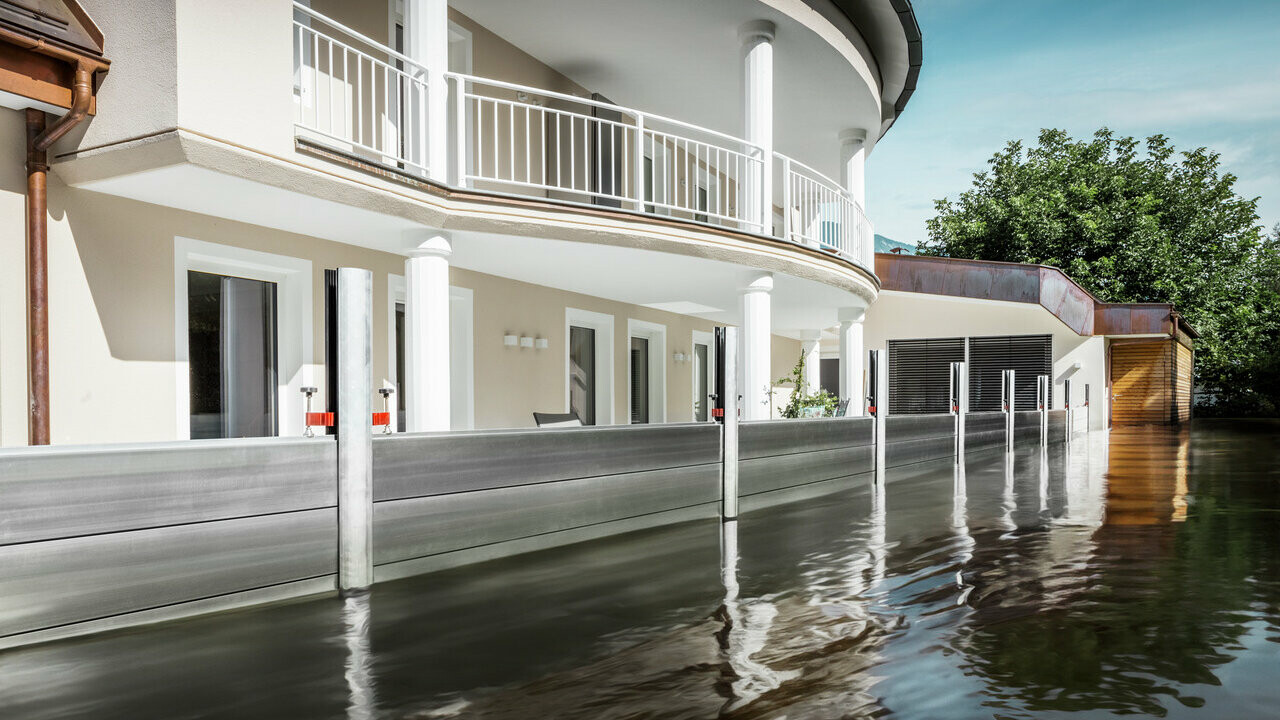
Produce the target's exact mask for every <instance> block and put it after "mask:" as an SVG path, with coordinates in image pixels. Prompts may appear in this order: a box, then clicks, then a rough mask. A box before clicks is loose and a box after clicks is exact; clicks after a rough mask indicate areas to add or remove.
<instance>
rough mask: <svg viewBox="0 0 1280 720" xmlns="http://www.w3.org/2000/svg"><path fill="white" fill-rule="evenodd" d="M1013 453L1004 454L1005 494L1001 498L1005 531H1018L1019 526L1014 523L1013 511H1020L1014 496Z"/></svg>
mask: <svg viewBox="0 0 1280 720" xmlns="http://www.w3.org/2000/svg"><path fill="white" fill-rule="evenodd" d="M1013 460H1014V457H1013V451H1006V452H1005V454H1004V494H1003V495H1002V497H1001V503H1000V510H1001V520H1003V521H1004V526H1005V529H1007V530H1017V529H1018V524H1017V523H1015V522H1014V521H1013V511H1014V510H1017V509H1018V499H1017V498H1016V497H1014V494H1013Z"/></svg>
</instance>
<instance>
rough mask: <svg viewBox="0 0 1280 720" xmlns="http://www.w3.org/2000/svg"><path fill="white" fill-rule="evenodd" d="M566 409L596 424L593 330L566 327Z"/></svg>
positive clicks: (594, 341)
mask: <svg viewBox="0 0 1280 720" xmlns="http://www.w3.org/2000/svg"><path fill="white" fill-rule="evenodd" d="M569 411H570V412H572V413H574V414H575V415H577V416H578V419H579V420H581V421H582V424H583V425H595V424H596V331H595V330H593V329H591V328H587V327H576V326H570V327H569Z"/></svg>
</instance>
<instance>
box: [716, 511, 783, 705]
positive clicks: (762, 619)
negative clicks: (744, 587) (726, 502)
mask: <svg viewBox="0 0 1280 720" xmlns="http://www.w3.org/2000/svg"><path fill="white" fill-rule="evenodd" d="M720 578H721V581H722V582H723V583H724V612H723V619H724V623H725V627H724V629H722V630H721V631H720V632H719V633H717V635H718V637H719V640H720V647H721V649H723V650H724V653H725V658H726V660H727V661H728V666H729V671H730V672H729V678H731V679H732V682H731V687H732V695H731V696H730V698H729V699H728V700H727V701H725V706H724V710H726V711H727V710H732V709H733V708H736V707H741V706H742V705H745V704H747V703H749V702H751V701H752V700H754V699H756V698H758V697H760V695H762V694H764V693H766V692H768V691H770V690H774V689H777V688H778V687H779V686H781V685H782V683H783V682H785V681H786V680H788V679H790V678H792V677H794V676H796V675H797V674H798V673H797V672H795V671H790V672H784V673H778V672H775V671H774V670H773V669H772V668H770V667H769V666H768V665H764V664H762V663H758V662H756V661H754V660H752V659H751V656H752V655H754V654H756V653H757V652H759V651H760V650H762V649H763V648H764V646H765V643H766V642H767V641H768V639H769V629H770V628H771V627H772V626H773V618H774V617H775V616H776V615H777V614H778V608H777V607H776V606H775V605H774V604H773V603H770V602H765V601H763V600H756V601H754V602H749V603H748V602H741V601H740V600H739V599H738V593H739V587H738V522H737V521H736V520H729V521H726V522H723V523H721V524H720Z"/></svg>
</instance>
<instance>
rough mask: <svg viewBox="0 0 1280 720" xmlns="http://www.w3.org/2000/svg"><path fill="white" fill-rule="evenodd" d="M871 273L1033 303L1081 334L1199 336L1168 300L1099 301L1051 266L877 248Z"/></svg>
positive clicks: (922, 289) (903, 283)
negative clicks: (1178, 333)
mask: <svg viewBox="0 0 1280 720" xmlns="http://www.w3.org/2000/svg"><path fill="white" fill-rule="evenodd" d="M876 274H877V275H879V276H880V282H881V289H883V290H896V291H899V292H915V293H925V294H929V295H947V296H950V297H964V298H974V299H978V300H999V301H1004V302H1020V303H1036V304H1039V305H1040V306H1041V307H1043V308H1044V309H1046V310H1048V311H1049V312H1050V313H1051V314H1053V316H1054V317H1056V318H1058V319H1059V320H1061V321H1062V323H1063V324H1064V325H1066V326H1067V327H1069V328H1071V330H1072V331H1073V332H1075V333H1076V334H1077V335H1081V336H1089V335H1153V334H1161V335H1170V336H1172V335H1174V334H1175V331H1176V330H1177V329H1178V328H1185V329H1186V330H1190V332H1188V333H1187V335H1189V336H1191V337H1198V336H1197V335H1196V334H1195V331H1194V330H1192V329H1191V328H1190V326H1189V325H1187V324H1186V320H1185V319H1183V318H1182V316H1180V315H1178V313H1177V312H1176V311H1175V310H1174V308H1173V306H1172V305H1170V304H1168V303H1104V302H1101V301H1099V300H1098V299H1097V298H1096V297H1094V296H1093V294H1092V293H1090V292H1089V291H1088V290H1085V289H1084V288H1083V287H1081V286H1080V284H1079V283H1077V282H1076V281H1074V280H1072V279H1071V278H1070V277H1068V276H1067V274H1066V273H1064V272H1063V271H1062V270H1061V269H1059V268H1056V267H1053V266H1051V265H1032V264H1026V263H1008V262H999V261H994V260H966V259H962V258H945V257H932V256H922V255H898V254H894V253H876Z"/></svg>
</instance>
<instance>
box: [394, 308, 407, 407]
mask: <svg viewBox="0 0 1280 720" xmlns="http://www.w3.org/2000/svg"><path fill="white" fill-rule="evenodd" d="M404 316H405V310H404V303H402V302H397V303H396V306H395V323H396V339H395V343H396V380H395V385H396V429H397V430H399V431H400V432H404V431H405V427H406V425H407V423H408V421H407V420H406V412H405V399H404V384H405V378H406V377H408V376H407V375H406V374H405V360H404V356H405V349H406V348H407V347H408V345H407V344H405V338H406V335H405V327H404Z"/></svg>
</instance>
